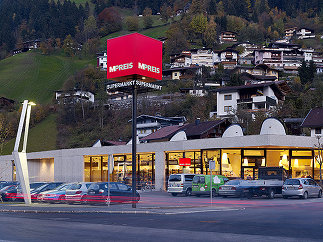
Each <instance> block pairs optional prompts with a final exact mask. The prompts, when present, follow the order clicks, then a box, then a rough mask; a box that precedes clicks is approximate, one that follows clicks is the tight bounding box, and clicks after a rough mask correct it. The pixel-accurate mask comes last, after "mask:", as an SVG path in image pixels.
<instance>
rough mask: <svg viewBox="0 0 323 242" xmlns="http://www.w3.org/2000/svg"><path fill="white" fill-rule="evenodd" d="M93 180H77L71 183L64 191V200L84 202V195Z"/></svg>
mask: <svg viewBox="0 0 323 242" xmlns="http://www.w3.org/2000/svg"><path fill="white" fill-rule="evenodd" d="M92 183H93V182H79V183H77V184H74V185H72V186H71V187H70V188H69V189H67V190H66V192H65V201H66V202H67V203H75V202H76V203H85V195H86V194H87V190H88V189H89V187H90V185H91V184H92Z"/></svg>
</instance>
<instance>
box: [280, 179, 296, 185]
mask: <svg viewBox="0 0 323 242" xmlns="http://www.w3.org/2000/svg"><path fill="white" fill-rule="evenodd" d="M284 185H300V182H299V180H297V179H287V180H286V181H285V183H284Z"/></svg>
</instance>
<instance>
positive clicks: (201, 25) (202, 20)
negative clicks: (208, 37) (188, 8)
mask: <svg viewBox="0 0 323 242" xmlns="http://www.w3.org/2000/svg"><path fill="white" fill-rule="evenodd" d="M206 26H207V17H206V16H204V14H202V13H201V14H198V15H195V16H194V17H193V18H192V21H191V28H192V30H193V31H194V33H195V34H196V35H197V36H199V37H201V36H202V34H203V33H204V32H205V30H206Z"/></svg>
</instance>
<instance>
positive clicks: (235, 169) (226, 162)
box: [221, 149, 241, 178]
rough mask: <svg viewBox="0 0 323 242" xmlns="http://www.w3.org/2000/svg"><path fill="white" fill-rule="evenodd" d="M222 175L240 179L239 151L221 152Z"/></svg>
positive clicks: (228, 150) (224, 150)
mask: <svg viewBox="0 0 323 242" xmlns="http://www.w3.org/2000/svg"><path fill="white" fill-rule="evenodd" d="M221 162H222V175H224V176H226V177H236V178H240V177H241V150H240V149H239V150H230V149H223V150H222V157H221Z"/></svg>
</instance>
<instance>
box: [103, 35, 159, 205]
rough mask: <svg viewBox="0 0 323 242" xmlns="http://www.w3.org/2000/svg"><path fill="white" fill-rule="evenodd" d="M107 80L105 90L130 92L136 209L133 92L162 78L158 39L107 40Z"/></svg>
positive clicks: (130, 36)
mask: <svg viewBox="0 0 323 242" xmlns="http://www.w3.org/2000/svg"><path fill="white" fill-rule="evenodd" d="M107 79H109V80H113V81H116V83H113V84H110V85H107V87H106V88H107V91H108V90H112V89H113V90H119V91H121V92H129V93H130V92H131V93H132V207H133V208H136V200H137V196H136V193H137V192H136V188H137V186H136V185H137V177H136V175H137V174H136V166H137V162H136V161H137V150H136V148H137V147H136V145H137V94H138V92H145V91H147V90H148V89H157V90H160V89H161V86H159V85H155V84H152V82H155V81H156V80H161V79H162V42H161V41H159V40H156V39H153V38H150V37H147V36H145V35H142V34H138V33H133V34H129V35H125V36H121V37H117V38H113V39H108V40H107Z"/></svg>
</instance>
